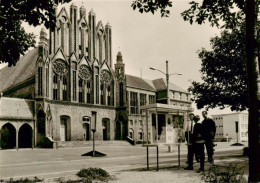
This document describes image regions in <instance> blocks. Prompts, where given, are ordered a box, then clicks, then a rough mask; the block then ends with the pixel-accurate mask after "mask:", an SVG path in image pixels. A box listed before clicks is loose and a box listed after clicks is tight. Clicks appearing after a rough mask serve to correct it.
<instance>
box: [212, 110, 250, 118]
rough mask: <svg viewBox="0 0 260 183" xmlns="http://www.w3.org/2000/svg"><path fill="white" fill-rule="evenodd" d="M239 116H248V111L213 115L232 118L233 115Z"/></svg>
mask: <svg viewBox="0 0 260 183" xmlns="http://www.w3.org/2000/svg"><path fill="white" fill-rule="evenodd" d="M237 114H238V115H239V114H245V115H248V111H241V112H233V113H227V114H212V115H211V116H214V117H216V116H231V115H237Z"/></svg>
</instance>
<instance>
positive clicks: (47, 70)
mask: <svg viewBox="0 0 260 183" xmlns="http://www.w3.org/2000/svg"><path fill="white" fill-rule="evenodd" d="M46 97H49V64H46Z"/></svg>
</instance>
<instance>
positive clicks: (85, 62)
mask: <svg viewBox="0 0 260 183" xmlns="http://www.w3.org/2000/svg"><path fill="white" fill-rule="evenodd" d="M78 64H79V65H87V66H88V67H91V65H90V64H89V62H88V61H87V59H86V57H85V56H84V57H82V59H81V60H80V61H79V63H78Z"/></svg>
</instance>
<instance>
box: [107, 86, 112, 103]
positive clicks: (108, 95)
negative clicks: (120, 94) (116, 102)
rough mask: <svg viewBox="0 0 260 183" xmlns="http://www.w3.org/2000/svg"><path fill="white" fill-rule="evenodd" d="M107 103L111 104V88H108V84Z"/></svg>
mask: <svg viewBox="0 0 260 183" xmlns="http://www.w3.org/2000/svg"><path fill="white" fill-rule="evenodd" d="M107 105H111V88H110V85H108V86H107Z"/></svg>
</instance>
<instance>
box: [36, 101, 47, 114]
mask: <svg viewBox="0 0 260 183" xmlns="http://www.w3.org/2000/svg"><path fill="white" fill-rule="evenodd" d="M36 107H37V108H36V109H37V111H43V112H44V108H43V105H42V104H39V103H38V104H37V106H36ZM44 113H45V112H44Z"/></svg>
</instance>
